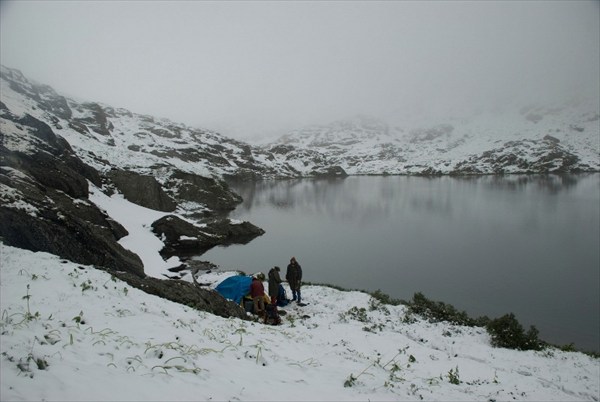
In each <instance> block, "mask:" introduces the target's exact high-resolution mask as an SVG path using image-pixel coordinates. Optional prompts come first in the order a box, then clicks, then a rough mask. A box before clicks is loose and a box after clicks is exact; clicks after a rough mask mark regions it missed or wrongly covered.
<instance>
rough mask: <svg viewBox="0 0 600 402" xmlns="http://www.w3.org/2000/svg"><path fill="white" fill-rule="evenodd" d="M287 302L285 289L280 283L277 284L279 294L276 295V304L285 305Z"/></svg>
mask: <svg viewBox="0 0 600 402" xmlns="http://www.w3.org/2000/svg"><path fill="white" fill-rule="evenodd" d="M289 303H290V301H289V300H288V298H287V293H286V292H285V289H284V288H283V286H282V285H281V284H280V285H279V294H278V295H277V306H279V307H283V306H287V305H288V304H289Z"/></svg>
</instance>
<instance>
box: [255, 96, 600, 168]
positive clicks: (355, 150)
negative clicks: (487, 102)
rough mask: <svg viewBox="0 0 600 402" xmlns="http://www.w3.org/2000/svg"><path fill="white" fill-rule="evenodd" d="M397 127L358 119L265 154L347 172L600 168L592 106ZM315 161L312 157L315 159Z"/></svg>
mask: <svg viewBox="0 0 600 402" xmlns="http://www.w3.org/2000/svg"><path fill="white" fill-rule="evenodd" d="M398 120H399V121H398V122H397V123H396V124H394V125H389V124H387V123H385V122H383V121H380V120H377V119H374V118H372V117H366V116H358V117H355V118H352V119H348V120H342V121H336V122H333V123H331V124H329V125H322V126H310V127H306V128H303V129H299V130H295V131H292V132H291V133H289V134H287V135H285V136H283V137H281V138H280V139H279V140H277V141H275V142H274V143H271V144H269V145H268V146H267V147H266V149H268V150H270V151H272V152H273V153H275V154H278V155H280V158H281V159H282V160H301V159H302V158H301V155H302V154H304V153H306V152H307V151H310V152H313V153H317V154H318V155H322V157H323V158H327V159H328V161H329V162H328V163H329V164H330V165H339V166H340V167H341V168H342V169H344V170H345V171H346V172H347V173H348V174H382V173H389V174H411V173H414V174H424V173H425V174H427V173H429V174H461V173H465V174H472V173H475V174H477V173H479V174H481V173H483V174H487V173H527V172H529V173H532V172H547V171H563V172H564V171H577V170H585V171H588V170H592V171H598V170H600V113H599V111H598V105H597V100H595V101H587V102H583V101H580V102H575V101H573V102H569V103H566V104H563V105H560V106H555V107H533V106H529V107H526V108H518V107H516V106H515V107H514V108H513V109H510V108H507V109H504V110H501V111H500V110H497V111H494V112H480V113H478V114H476V115H473V116H469V117H461V118H456V117H454V118H446V119H439V118H438V119H435V120H430V121H426V120H421V121H415V120H412V119H410V118H406V119H398ZM313 157H314V158H317V157H316V156H314V155H313Z"/></svg>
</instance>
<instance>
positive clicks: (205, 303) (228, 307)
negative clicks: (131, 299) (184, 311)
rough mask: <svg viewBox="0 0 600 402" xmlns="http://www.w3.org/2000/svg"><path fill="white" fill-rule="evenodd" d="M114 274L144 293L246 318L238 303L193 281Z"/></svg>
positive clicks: (121, 273)
mask: <svg viewBox="0 0 600 402" xmlns="http://www.w3.org/2000/svg"><path fill="white" fill-rule="evenodd" d="M114 275H115V276H116V277H117V278H119V279H121V280H123V281H125V282H127V283H128V284H129V285H131V286H133V287H135V288H138V289H141V290H143V291H144V292H146V293H149V294H152V295H156V296H158V297H162V298H164V299H167V300H171V301H174V302H176V303H181V304H184V305H186V306H189V307H191V308H194V309H196V310H200V311H206V312H209V313H212V314H215V315H218V316H220V317H235V318H240V319H244V320H246V319H248V318H247V316H246V312H245V311H244V309H243V308H242V307H241V306H240V305H239V304H237V303H235V302H233V301H230V300H227V299H225V298H224V297H223V296H221V295H220V294H219V293H217V292H216V291H214V290H211V289H205V288H202V287H200V286H198V285H195V284H193V283H189V282H185V281H181V280H161V279H156V278H151V277H145V278H140V277H139V276H136V275H132V274H129V273H126V272H116V273H114Z"/></svg>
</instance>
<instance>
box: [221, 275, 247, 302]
mask: <svg viewBox="0 0 600 402" xmlns="http://www.w3.org/2000/svg"><path fill="white" fill-rule="evenodd" d="M251 283H252V277H251V276H245V275H237V276H230V277H229V278H227V279H225V280H224V281H223V282H221V283H219V284H218V285H217V287H216V288H215V290H216V291H217V292H219V293H220V294H221V296H223V297H224V298H226V299H230V300H233V301H234V302H236V303H237V304H240V302H241V301H242V298H243V297H244V296H246V295H247V294H248V293H250V284H251Z"/></svg>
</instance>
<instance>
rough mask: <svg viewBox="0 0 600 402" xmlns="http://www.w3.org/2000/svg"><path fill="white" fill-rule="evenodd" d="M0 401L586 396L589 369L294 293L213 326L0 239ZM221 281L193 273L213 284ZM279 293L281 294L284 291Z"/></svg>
mask: <svg viewBox="0 0 600 402" xmlns="http://www.w3.org/2000/svg"><path fill="white" fill-rule="evenodd" d="M0 247H1V252H0V258H1V260H0V265H1V266H2V282H1V284H0V286H1V292H0V294H1V305H2V317H1V318H0V330H1V337H2V356H1V358H0V364H1V378H0V380H1V381H0V383H1V385H0V399H1V400H3V401H16V400H63V401H67V400H78V401H99V400H102V401H117V400H118V401H126V400H131V401H132V400H137V401H140V400H153V401H162V400H165V401H166V400H169V401H172V400H178V401H185V400H219V401H221V400H272V401H282V400H305V401H308V400H319V401H326V400H329V401H350V400H390V401H391V400H440V401H449V400H474V401H481V400H485V401H495V400H520V401H542V400H543V401H582V400H589V401H598V399H599V396H600V395H599V392H600V390H599V381H600V380H599V378H600V361H599V360H598V359H594V358H591V357H589V356H587V355H584V354H582V353H574V352H569V353H567V352H562V351H559V350H557V349H552V348H550V349H546V350H544V351H541V352H534V351H527V352H522V351H521V352H520V351H515V350H508V349H501V348H492V347H491V346H490V339H489V336H488V335H487V333H486V331H485V330H484V329H482V328H470V327H461V326H456V325H451V324H448V323H437V324H431V323H428V322H426V321H424V320H422V319H413V320H409V321H407V322H405V321H406V320H405V317H406V316H407V310H406V307H404V306H390V305H382V304H381V303H380V302H378V301H377V300H374V299H372V298H371V296H369V295H367V294H365V293H360V292H343V291H338V290H334V289H331V288H324V287H319V286H306V287H305V289H304V291H303V295H304V296H305V299H306V300H307V301H308V302H310V304H309V305H308V306H306V307H298V306H296V305H295V304H292V305H290V306H286V307H285V308H284V311H286V312H287V315H285V316H284V317H283V324H282V325H281V326H277V327H272V326H267V325H263V324H260V323H255V322H252V321H250V322H248V321H242V320H239V319H231V318H230V319H226V318H220V317H217V316H215V315H211V314H208V313H204V312H199V311H196V310H193V309H191V308H189V307H187V306H184V305H181V304H177V303H172V302H169V301H165V300H164V299H160V298H158V297H155V296H152V295H148V294H146V293H144V292H142V291H140V290H138V289H135V288H132V287H130V286H128V285H127V284H126V283H124V282H121V281H120V280H118V279H116V278H114V277H111V275H110V274H109V273H106V272H103V271H100V270H97V269H94V268H93V267H90V266H82V265H79V264H73V263H70V262H68V261H65V260H61V259H59V258H57V257H56V256H53V255H50V254H46V253H33V252H30V251H25V250H21V249H17V248H13V247H9V246H5V245H3V244H0ZM232 274H233V273H220V274H214V273H212V274H205V275H201V276H200V277H199V278H198V280H199V281H200V282H201V283H212V284H213V285H211V286H214V284H216V283H218V282H219V281H220V280H222V279H224V278H225V277H227V276H228V275H232ZM288 291H289V289H288Z"/></svg>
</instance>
